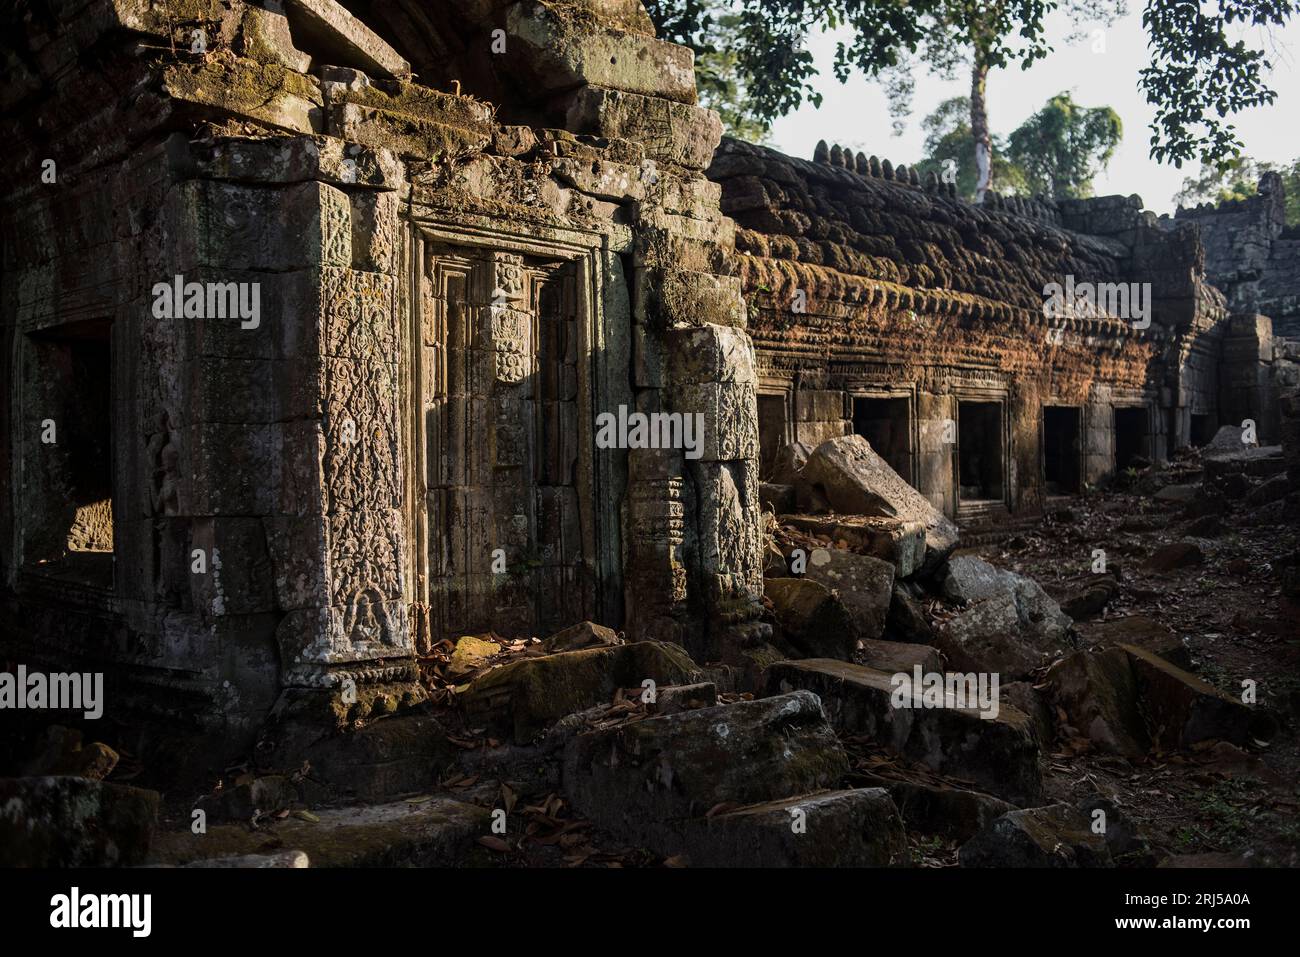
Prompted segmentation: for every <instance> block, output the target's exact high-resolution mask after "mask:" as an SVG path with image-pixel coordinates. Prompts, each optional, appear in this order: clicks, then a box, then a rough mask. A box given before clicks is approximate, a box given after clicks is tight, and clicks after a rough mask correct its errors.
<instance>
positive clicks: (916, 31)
mask: <svg viewBox="0 0 1300 957" xmlns="http://www.w3.org/2000/svg"><path fill="white" fill-rule="evenodd" d="M646 6H647V9H648V10H649V11H650V15H651V17H652V18H653V19H654V21H655V23H656V24H657V25H658V26H659V28H660V31H661V35H663V36H664V37H665V38H666V39H670V40H673V41H675V42H678V43H684V44H686V45H688V46H691V47H694V48H695V49H696V51H697V53H702V54H706V55H707V54H709V53H710V52H712V53H716V52H718V50H719V49H720V48H722V47H723V46H724V45H725V46H726V48H727V52H728V53H730V54H731V55H733V56H734V59H733V60H731V61H730V62H731V64H732V66H731V69H734V80H735V84H736V89H737V90H743V99H742V100H741V103H740V109H741V110H742V112H743V114H744V116H746V117H747V118H748V119H750V120H752V121H754V122H755V123H758V124H760V125H762V126H763V127H764V128H766V127H767V125H769V124H770V123H771V122H772V121H773V120H774V119H776V118H777V117H779V116H783V115H785V114H786V113H788V112H790V111H791V110H794V109H796V108H798V107H799V106H800V105H802V104H803V103H805V102H810V103H813V104H814V105H820V102H821V97H820V95H819V94H818V93H817V91H816V88H815V86H814V82H813V81H814V80H815V79H816V77H817V68H816V65H815V64H814V62H813V58H812V56H811V54H810V53H809V52H808V50H807V48H806V44H805V41H806V39H807V37H808V36H809V35H810V34H813V33H816V32H819V31H820V30H822V29H825V28H838V27H847V28H849V30H850V31H851V39H849V40H847V41H846V42H843V43H840V44H839V46H838V48H837V51H836V56H835V62H834V64H833V70H834V73H835V75H836V76H837V77H838V78H839V79H840V80H841V81H843V80H847V79H848V77H849V76H850V75H852V74H853V73H854V72H860V73H862V74H864V75H866V76H867V77H869V78H872V79H877V80H881V81H883V82H885V83H886V85H887V88H888V90H889V93H890V95H891V100H893V101H895V102H896V103H898V104H900V109H902V110H905V104H906V103H907V102H908V94H909V92H910V89H911V83H912V79H913V76H914V70H915V68H916V67H917V66H918V65H920V66H924V67H926V68H928V69H931V70H936V71H938V72H940V73H943V74H945V75H955V74H956V72H957V71H958V70H959V69H965V68H969V69H970V71H971V97H970V101H969V102H970V109H971V122H970V126H971V133H972V137H973V141H974V142H973V146H972V154H973V155H974V157H975V161H976V164H977V167H978V168H979V172H980V174H981V179H982V180H983V181H984V182H987V181H988V179H989V177H990V176H991V175H992V173H993V168H992V164H991V159H992V137H991V134H990V132H989V129H988V121H987V110H986V108H985V106H984V102H983V101H984V91H985V86H984V81H985V80H986V79H987V76H988V72H989V71H990V70H994V69H1002V68H1006V67H1010V66H1013V65H1016V64H1019V65H1020V66H1021V67H1024V68H1027V67H1028V66H1030V65H1032V64H1033V63H1035V62H1037V61H1038V60H1040V59H1043V58H1044V57H1046V56H1048V55H1049V54H1050V53H1051V52H1052V46H1051V43H1050V42H1049V41H1048V39H1047V37H1046V35H1045V20H1046V18H1047V16H1048V15H1049V14H1051V13H1053V12H1055V11H1058V10H1062V11H1064V12H1066V13H1067V14H1069V15H1070V18H1071V20H1072V22H1074V23H1076V24H1081V23H1084V22H1088V21H1101V22H1105V21H1107V20H1110V19H1112V18H1113V17H1115V16H1117V15H1120V14H1121V13H1123V12H1124V10H1125V4H1124V3H1123V2H1122V0H908V2H907V3H898V2H895V0H647V3H646ZM720 11H725V12H727V13H729V14H730V15H731V16H732V17H734V19H733V20H730V21H729V26H728V27H727V30H726V36H725V38H722V37H720V36H719V35H718V34H716V33H711V32H710V31H711V29H712V28H713V27H716V25H717V24H718V23H719V20H718V16H719V12H720ZM1297 11H1300V0H1205V2H1200V3H1189V2H1176V0H1145V7H1144V12H1143V15H1142V22H1143V26H1144V28H1145V29H1146V31H1147V38H1148V49H1149V50H1150V54H1151V60H1150V63H1149V65H1147V66H1146V67H1144V68H1143V69H1142V71H1141V74H1140V80H1139V84H1140V87H1141V89H1142V90H1143V92H1144V93H1145V95H1146V98H1147V101H1148V102H1149V103H1151V104H1152V105H1153V106H1154V107H1155V110H1156V115H1155V119H1154V120H1153V121H1152V124H1151V140H1150V153H1151V156H1152V157H1153V158H1154V159H1156V160H1157V161H1159V162H1169V163H1172V164H1174V165H1175V166H1181V165H1182V163H1183V162H1185V161H1187V160H1190V159H1194V158H1199V159H1200V160H1201V161H1202V162H1204V163H1213V164H1218V163H1222V162H1225V161H1227V160H1229V159H1230V158H1231V157H1233V156H1234V155H1236V154H1237V153H1238V152H1239V151H1240V149H1241V146H1242V144H1241V142H1240V140H1239V139H1238V137H1237V135H1236V131H1235V129H1234V127H1233V126H1232V123H1231V117H1232V116H1233V114H1235V113H1237V112H1239V111H1241V110H1243V109H1246V108H1249V107H1252V106H1258V105H1262V104H1267V103H1272V102H1273V101H1274V100H1275V99H1276V97H1277V93H1276V91H1275V90H1273V89H1272V88H1271V87H1270V86H1269V85H1268V83H1267V74H1268V72H1269V70H1270V69H1271V67H1272V61H1271V59H1270V58H1269V56H1268V54H1267V47H1268V40H1269V36H1268V34H1269V32H1270V31H1271V30H1273V29H1276V28H1280V27H1282V26H1284V25H1285V24H1286V23H1287V22H1288V21H1289V20H1290V19H1291V17H1293V16H1294V15H1295V14H1296V12H1297Z"/></svg>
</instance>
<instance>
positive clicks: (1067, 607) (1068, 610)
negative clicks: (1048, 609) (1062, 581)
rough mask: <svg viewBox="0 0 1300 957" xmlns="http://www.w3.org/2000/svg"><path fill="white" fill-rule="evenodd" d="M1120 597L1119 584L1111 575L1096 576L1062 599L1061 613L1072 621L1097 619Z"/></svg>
mask: <svg viewBox="0 0 1300 957" xmlns="http://www.w3.org/2000/svg"><path fill="white" fill-rule="evenodd" d="M1118 597H1119V582H1118V581H1116V580H1115V578H1114V577H1112V576H1110V575H1094V576H1093V577H1092V578H1091V579H1089V580H1087V581H1086V582H1084V583H1083V584H1081V585H1079V586H1078V587H1076V588H1074V589H1072V590H1071V591H1070V593H1069V594H1068V595H1066V596H1065V597H1064V598H1062V599H1061V612H1062V613H1063V614H1064V615H1065V616H1066V617H1068V618H1070V619H1071V620H1072V621H1084V620H1086V619H1088V618H1095V617H1096V616H1097V615H1100V614H1101V613H1102V612H1103V611H1105V610H1106V607H1107V606H1108V605H1109V604H1110V603H1111V602H1112V601H1114V600H1115V599H1116V598H1118Z"/></svg>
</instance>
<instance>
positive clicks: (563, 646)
mask: <svg viewBox="0 0 1300 957" xmlns="http://www.w3.org/2000/svg"><path fill="white" fill-rule="evenodd" d="M620 644H622V641H621V640H620V639H619V637H618V632H616V631H614V629H613V628H606V627H605V626H604V625H598V624H596V623H595V622H593V621H580V622H578V624H576V625H570V626H569V627H568V628H564V629H561V630H560V631H557V632H556V633H555V634H553V635H551V637H549V638H547V639H546V640H545V641H543V642H542V648H543V649H545V650H546V651H548V652H550V653H552V654H554V653H555V652H557V651H579V650H581V649H583V648H602V647H603V648H612V647H614V646H615V645H620Z"/></svg>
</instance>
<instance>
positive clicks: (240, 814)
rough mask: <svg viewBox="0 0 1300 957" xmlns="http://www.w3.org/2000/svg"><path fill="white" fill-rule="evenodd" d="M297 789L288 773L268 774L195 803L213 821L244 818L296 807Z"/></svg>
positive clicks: (207, 796) (248, 819)
mask: <svg viewBox="0 0 1300 957" xmlns="http://www.w3.org/2000/svg"><path fill="white" fill-rule="evenodd" d="M298 797H299V796H298V789H297V787H295V786H294V784H293V783H292V782H291V781H290V780H289V779H288V778H287V777H285V776H283V775H279V774H268V775H264V776H262V777H259V778H256V779H254V780H252V781H246V782H244V783H243V784H236V785H233V786H231V787H228V788H222V789H221V790H220V791H217V792H214V793H212V794H205V795H204V796H203V797H202V798H200V799H199V800H198V802H197V803H196V804H195V807H197V808H199V809H201V810H202V811H203V812H204V813H205V814H207V817H208V820H210V821H244V822H248V821H251V820H253V819H254V818H257V817H261V816H265V815H267V814H274V813H276V812H278V811H283V810H287V809H288V808H291V807H293V805H294V804H295V803H297V801H298Z"/></svg>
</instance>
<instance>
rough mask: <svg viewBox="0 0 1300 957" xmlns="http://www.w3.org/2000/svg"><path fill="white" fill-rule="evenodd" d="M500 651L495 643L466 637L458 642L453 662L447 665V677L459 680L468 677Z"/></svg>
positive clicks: (499, 647)
mask: <svg viewBox="0 0 1300 957" xmlns="http://www.w3.org/2000/svg"><path fill="white" fill-rule="evenodd" d="M500 650H501V646H500V645H499V644H497V643H496V642H495V641H488V640H486V639H484V638H476V637H474V636H473V635H464V636H462V637H461V638H460V639H459V640H458V641H457V642H456V649H455V650H454V651H453V652H452V653H451V661H450V662H448V663H447V676H448V677H450V678H459V677H460V676H461V675H467V674H469V673H470V672H471V671H474V670H475V669H476V668H481V667H482V666H483V665H485V664H487V663H488V661H490V660H491V658H492V656H493V655H495V654H496V653H497V652H499V651H500Z"/></svg>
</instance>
